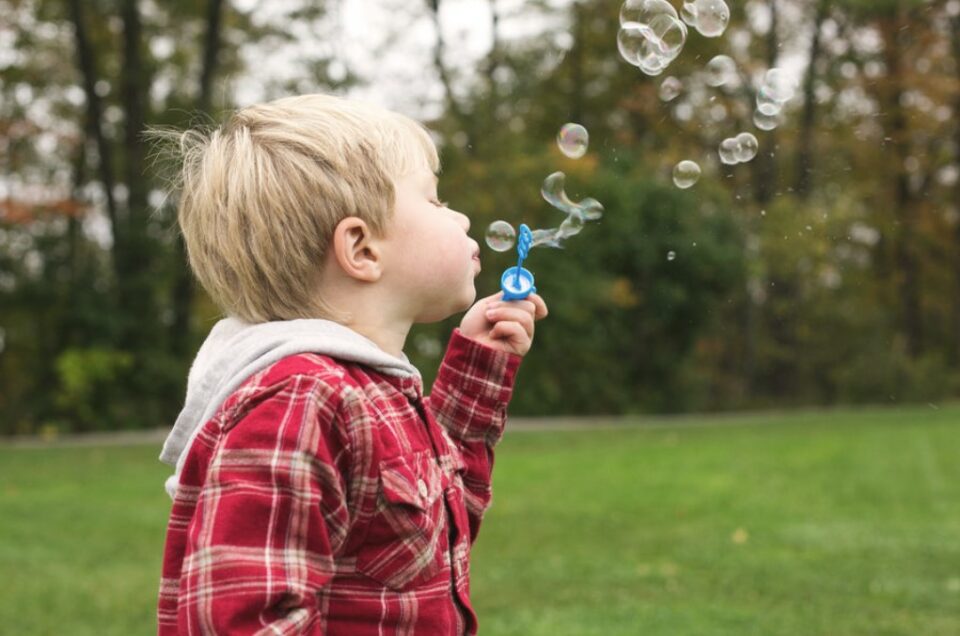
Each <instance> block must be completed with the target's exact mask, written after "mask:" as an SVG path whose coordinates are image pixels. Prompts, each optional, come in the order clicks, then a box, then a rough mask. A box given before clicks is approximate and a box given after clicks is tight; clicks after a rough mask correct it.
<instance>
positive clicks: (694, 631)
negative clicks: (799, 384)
mask: <svg viewBox="0 0 960 636" xmlns="http://www.w3.org/2000/svg"><path fill="white" fill-rule="evenodd" d="M645 421H646V422H647V423H651V424H653V425H652V426H630V427H620V428H603V429H598V430H577V431H569V430H568V431H521V430H515V431H511V432H509V433H508V434H507V436H506V438H505V439H504V441H503V443H502V444H501V446H500V447H499V449H498V451H499V454H498V457H497V469H496V478H495V503H494V506H493V508H492V509H491V510H490V512H489V513H488V515H487V518H486V520H485V522H484V525H483V527H482V530H481V534H480V540H479V542H478V544H477V546H476V548H475V551H474V558H473V597H474V603H475V605H476V608H477V611H478V613H479V615H480V619H481V630H482V633H484V634H491V635H494V636H499V635H501V634H504V635H522V636H531V635H540V634H543V635H548V634H549V635H556V634H571V635H581V634H598V635H600V634H603V635H610V634H630V635H634V634H644V635H659V634H662V635H669V636H679V635H686V634H689V635H697V636H700V635H708V636H712V635H726V634H730V635H734V634H735V635H737V636H743V635H746V634H763V635H780V634H797V635H803V636H810V635H825V636H826V635H829V636H840V635H853V634H856V635H864V636H866V635H870V636H878V635H893V634H903V635H905V636H906V635H910V636H915V635H922V636H927V635H939V634H944V635H949V634H960V505H958V502H960V443H958V441H960V407H956V406H952V407H943V408H930V407H923V408H915V409H897V410H861V411H837V412H819V413H817V412H810V413H800V414H794V415H753V416H726V417H714V418H710V417H698V418H689V419H678V420H650V419H648V420H645ZM157 451H158V449H157V448H156V447H142V446H141V447H98V448H79V447H78V448H46V449H17V448H9V447H6V448H5V447H2V446H0V625H2V626H3V627H2V629H0V631H2V632H3V633H10V634H70V635H82V634H98V635H107V634H123V635H130V634H146V633H151V632H152V631H154V622H153V620H154V619H153V616H154V599H155V593H156V587H157V581H158V576H159V560H160V551H161V548H162V543H163V535H164V525H165V523H166V515H167V512H168V507H169V502H168V500H167V498H166V495H165V494H164V492H163V489H162V482H163V479H164V477H165V476H166V475H167V470H166V469H165V467H163V466H162V465H160V464H159V463H157V461H156V454H157Z"/></svg>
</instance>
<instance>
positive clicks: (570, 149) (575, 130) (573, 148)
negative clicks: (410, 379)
mask: <svg viewBox="0 0 960 636" xmlns="http://www.w3.org/2000/svg"><path fill="white" fill-rule="evenodd" d="M589 143H590V135H589V133H588V132H587V129H586V128H584V127H583V126H581V125H580V124H564V125H563V127H562V128H561V129H560V132H559V133H557V145H558V146H560V152H562V153H563V154H565V155H566V156H568V157H570V158H571V159H579V158H580V157H582V156H583V155H585V154H586V153H587V146H588V145H589Z"/></svg>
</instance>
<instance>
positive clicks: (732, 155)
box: [719, 137, 740, 166]
mask: <svg viewBox="0 0 960 636" xmlns="http://www.w3.org/2000/svg"><path fill="white" fill-rule="evenodd" d="M719 152H720V161H721V162H723V163H724V164H726V165H728V166H732V165H735V164H737V163H739V162H740V160H739V159H738V158H737V157H738V156H739V155H740V144H739V143H737V140H736V139H734V138H733V137H728V138H727V139H724V140H723V141H722V142H720V151H719Z"/></svg>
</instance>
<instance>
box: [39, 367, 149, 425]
mask: <svg viewBox="0 0 960 636" xmlns="http://www.w3.org/2000/svg"><path fill="white" fill-rule="evenodd" d="M56 368H57V375H58V376H59V380H60V382H59V387H60V388H59V391H58V392H57V394H56V396H55V399H56V403H57V406H58V407H59V408H61V409H63V410H64V411H66V412H68V413H70V414H71V415H72V419H73V422H74V424H75V426H76V428H77V430H96V429H110V428H114V427H117V424H118V422H113V421H110V419H108V418H104V417H103V416H104V415H105V413H104V410H105V409H104V408H103V406H104V405H110V406H111V407H114V408H115V407H116V405H117V402H116V401H114V400H111V394H112V393H113V389H114V387H115V386H116V385H117V384H119V383H120V380H121V379H122V378H123V377H124V376H125V375H126V374H128V373H129V372H130V371H131V370H132V369H133V355H132V354H130V352H128V351H114V350H110V349H67V350H66V351H64V352H63V353H61V354H60V355H59V356H58V357H57V361H56ZM111 410H112V409H111ZM107 413H109V411H107Z"/></svg>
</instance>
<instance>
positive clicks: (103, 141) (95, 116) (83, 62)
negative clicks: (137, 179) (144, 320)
mask: <svg viewBox="0 0 960 636" xmlns="http://www.w3.org/2000/svg"><path fill="white" fill-rule="evenodd" d="M69 3H70V7H69V8H70V20H71V21H72V22H73V31H74V38H75V40H76V49H77V68H78V69H79V71H80V76H81V79H82V81H83V91H84V94H85V96H86V102H87V124H86V130H87V132H86V134H87V135H88V137H89V138H90V139H92V140H93V141H94V143H95V144H96V147H97V154H98V155H99V156H98V158H97V161H98V164H99V165H98V166H97V168H98V170H99V173H100V182H101V183H102V184H103V190H104V197H105V198H106V203H107V218H108V220H109V221H110V233H111V234H112V236H113V245H112V247H111V258H112V261H113V263H112V265H113V271H114V276H115V277H116V278H117V279H119V278H120V277H121V275H122V272H121V271H120V269H119V267H120V262H121V261H122V258H121V257H120V255H119V251H120V249H121V246H122V245H123V236H122V233H123V232H122V229H121V227H120V223H119V218H118V214H117V203H116V200H115V199H114V196H113V189H114V185H115V184H116V180H115V178H114V174H113V153H112V152H111V148H110V144H109V143H108V142H107V138H106V136H105V135H104V132H103V105H102V104H101V102H100V96H99V95H97V89H96V86H97V81H98V77H97V64H96V59H95V57H94V53H93V50H92V48H91V46H90V37H89V36H88V34H87V25H86V18H85V17H84V13H83V3H82V2H81V0H69Z"/></svg>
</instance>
